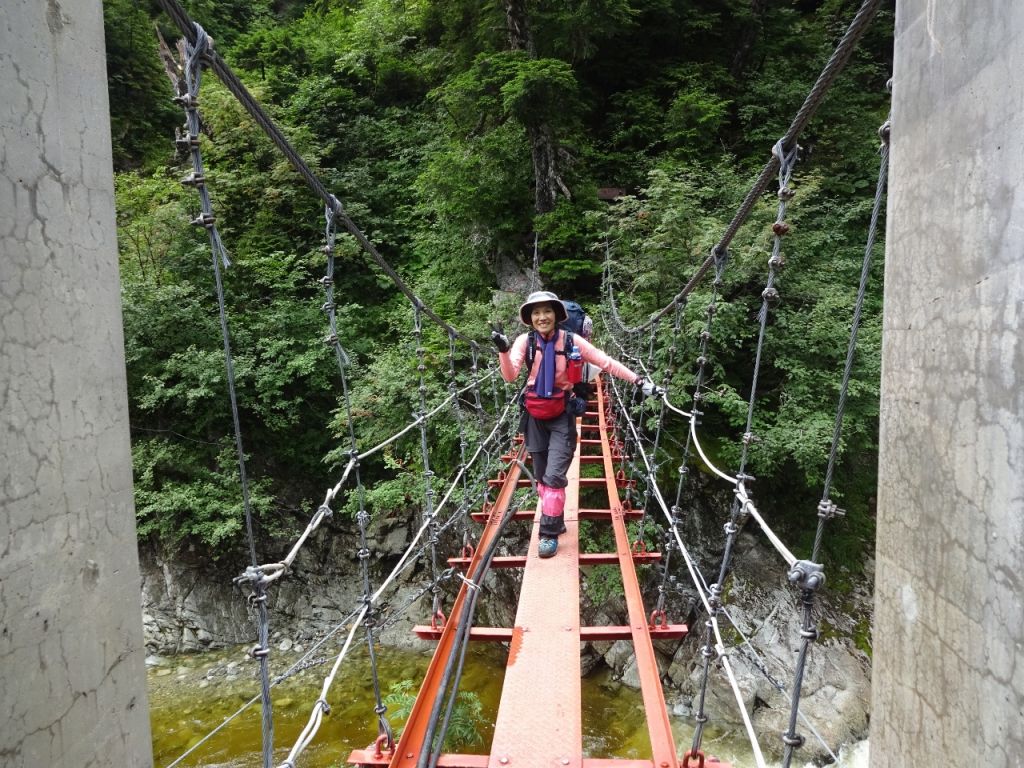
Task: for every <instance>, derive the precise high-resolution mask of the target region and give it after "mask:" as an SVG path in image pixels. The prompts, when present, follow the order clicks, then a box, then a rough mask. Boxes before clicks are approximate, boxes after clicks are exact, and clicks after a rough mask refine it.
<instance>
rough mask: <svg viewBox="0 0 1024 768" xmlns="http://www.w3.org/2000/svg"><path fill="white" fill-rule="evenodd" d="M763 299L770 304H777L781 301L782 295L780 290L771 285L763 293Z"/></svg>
mask: <svg viewBox="0 0 1024 768" xmlns="http://www.w3.org/2000/svg"><path fill="white" fill-rule="evenodd" d="M761 298H762V299H764V300H765V301H766V302H768V303H769V304H775V303H777V302H778V301H779V299H780V298H781V295H780V294H779V289H778V288H776V287H775V286H774V285H769V286H768V287H767V288H765V289H764V290H763V291H761Z"/></svg>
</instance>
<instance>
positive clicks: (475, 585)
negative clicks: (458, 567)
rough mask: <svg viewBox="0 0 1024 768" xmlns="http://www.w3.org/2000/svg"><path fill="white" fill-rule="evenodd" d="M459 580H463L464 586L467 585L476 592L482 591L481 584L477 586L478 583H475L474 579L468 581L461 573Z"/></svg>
mask: <svg viewBox="0 0 1024 768" xmlns="http://www.w3.org/2000/svg"><path fill="white" fill-rule="evenodd" d="M459 578H460V579H462V582H463V584H465V585H466V586H467V587H469V588H470V589H475V590H477V591H479V590H480V585H479V584H477V583H476V582H475V581H473V580H472V579H467V578H466V577H465V576H463V575H462V574H461V573H460V574H459Z"/></svg>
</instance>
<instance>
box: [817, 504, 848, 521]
mask: <svg viewBox="0 0 1024 768" xmlns="http://www.w3.org/2000/svg"><path fill="white" fill-rule="evenodd" d="M845 514H846V510H845V509H840V508H839V507H837V506H836V503H835V502H834V501H832V500H831V499H822V500H821V501H819V502H818V517H820V518H821V519H822V520H832V519H834V518H837V517H842V516H843V515H845Z"/></svg>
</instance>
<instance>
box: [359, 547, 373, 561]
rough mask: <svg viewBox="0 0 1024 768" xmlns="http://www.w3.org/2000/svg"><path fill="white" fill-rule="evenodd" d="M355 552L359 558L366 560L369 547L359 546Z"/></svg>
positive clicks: (368, 555)
mask: <svg viewBox="0 0 1024 768" xmlns="http://www.w3.org/2000/svg"><path fill="white" fill-rule="evenodd" d="M356 554H357V555H358V556H359V559H360V560H366V559H368V558H369V557H370V549H369V547H360V548H359V549H358V550H357V551H356Z"/></svg>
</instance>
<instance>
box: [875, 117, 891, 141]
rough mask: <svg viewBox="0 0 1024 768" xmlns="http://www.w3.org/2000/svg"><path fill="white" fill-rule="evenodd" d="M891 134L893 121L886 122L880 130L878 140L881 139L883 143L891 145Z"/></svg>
mask: <svg viewBox="0 0 1024 768" xmlns="http://www.w3.org/2000/svg"><path fill="white" fill-rule="evenodd" d="M891 133H892V121H891V120H886V121H885V122H884V123H882V124H881V125H880V126H879V128H878V138H880V139H881V140H882V143H884V144H888V143H889V137H890V135H891Z"/></svg>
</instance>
